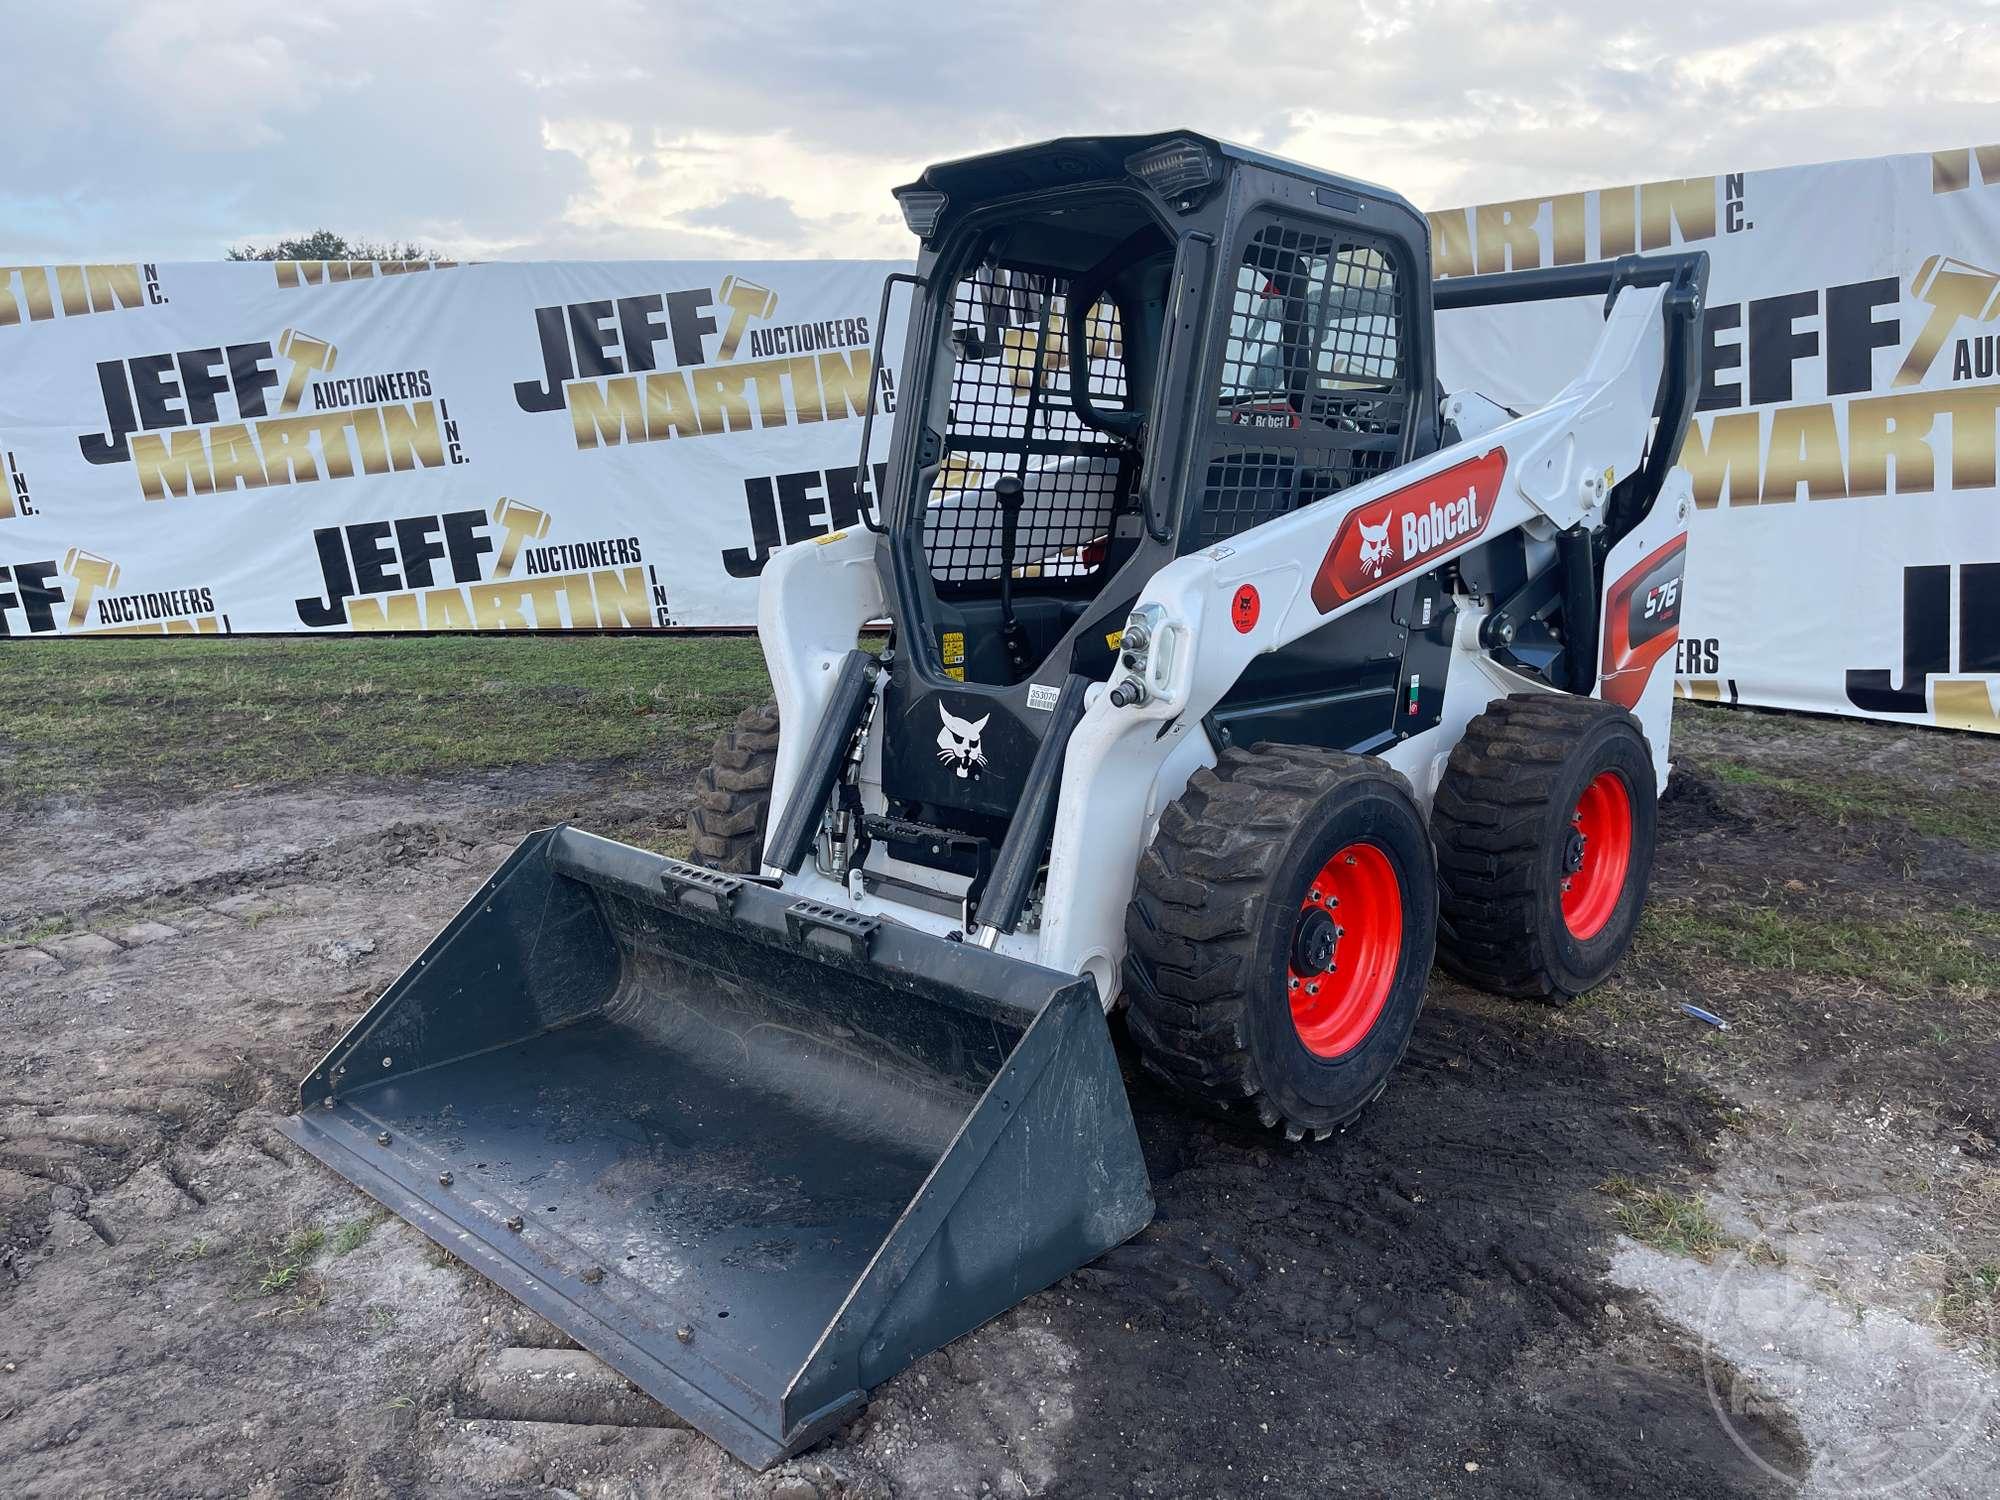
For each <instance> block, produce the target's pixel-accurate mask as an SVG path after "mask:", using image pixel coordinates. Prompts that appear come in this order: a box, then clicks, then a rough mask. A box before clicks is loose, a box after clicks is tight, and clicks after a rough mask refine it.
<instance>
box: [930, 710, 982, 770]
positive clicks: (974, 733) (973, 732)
mask: <svg viewBox="0 0 2000 1500" xmlns="http://www.w3.org/2000/svg"><path fill="white" fill-rule="evenodd" d="M938 717H940V718H941V719H943V720H944V728H942V729H940V730H939V731H938V739H937V742H938V759H939V760H941V761H943V762H944V763H945V764H946V765H948V766H950V767H951V769H952V774H953V775H955V776H957V777H958V778H959V780H961V781H964V780H967V779H972V780H977V779H978V777H979V768H980V767H981V766H983V765H985V764H986V752H985V751H984V750H981V749H980V748H979V736H980V733H981V731H983V730H984V729H985V728H986V721H987V719H990V718H992V717H993V715H991V714H986V715H985V716H983V717H981V718H978V719H961V718H958V717H957V716H956V715H954V714H953V713H952V711H951V710H950V709H948V708H946V707H945V706H944V704H942V703H939V704H938Z"/></svg>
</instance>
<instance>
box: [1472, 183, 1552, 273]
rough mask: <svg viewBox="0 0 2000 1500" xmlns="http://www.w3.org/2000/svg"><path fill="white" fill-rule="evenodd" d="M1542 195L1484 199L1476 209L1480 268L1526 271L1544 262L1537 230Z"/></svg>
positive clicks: (1484, 269) (1483, 271)
mask: <svg viewBox="0 0 2000 1500" xmlns="http://www.w3.org/2000/svg"><path fill="white" fill-rule="evenodd" d="M1541 209H1542V202H1541V200H1540V199H1539V198H1519V199H1516V200H1515V201H1513V202H1511V203H1482V204H1480V205H1479V207H1478V208H1476V209H1474V210H1473V213H1474V214H1475V215H1476V216H1477V217H1478V221H1479V269H1480V272H1481V274H1484V273H1486V272H1489V271H1525V270H1528V269H1530V268H1531V267H1534V266H1539V265H1540V264H1541V263H1542V240H1541V236H1540V235H1538V234H1536V233H1535V220H1536V218H1537V216H1539V215H1540V213H1541Z"/></svg>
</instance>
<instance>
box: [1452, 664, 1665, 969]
mask: <svg viewBox="0 0 2000 1500" xmlns="http://www.w3.org/2000/svg"><path fill="white" fill-rule="evenodd" d="M1658 807H1659V795H1658V787H1657V785H1656V781H1655V777H1654V775H1653V752H1652V748H1651V746H1649V745H1648V744H1647V743H1646V736H1645V732H1644V731H1643V730H1642V729H1640V727H1639V721H1638V720H1637V719H1635V718H1633V717H1632V715H1631V714H1629V713H1627V712H1626V711H1625V710H1624V709H1622V708H1619V707H1617V706H1616V705H1615V704H1610V703H1604V702H1600V701H1598V700H1597V699H1594V698H1573V697H1568V696H1565V695H1559V694H1555V693H1527V694H1519V695H1516V696H1514V697H1511V698H1503V699H1501V700H1499V701H1498V702H1496V703H1494V704H1493V705H1492V706H1491V707H1489V708H1488V709H1487V710H1486V712H1484V713H1483V714H1481V715H1479V717H1478V718H1476V719H1474V720H1473V721H1472V722H1471V723H1470V724H1468V725H1467V726H1466V730H1465V736H1464V738H1463V739H1461V740H1460V741H1459V742H1458V744H1457V745H1456V746H1455V747H1454V748H1453V750H1452V752H1451V760H1450V761H1449V763H1448V764H1447V766H1446V769H1445V774H1444V778H1443V780H1442V781H1441V782H1440V783H1439V785H1438V793H1437V799H1436V801H1435V802H1434V803H1433V804H1432V808H1431V833H1432V836H1433V837H1434V838H1435V839H1436V841H1437V857H1438V883H1439V886H1440V897H1441V901H1440V914H1439V920H1438V962H1439V964H1440V965H1441V966H1442V967H1443V968H1444V970H1445V972H1446V973H1448V974H1451V975H1452V976H1454V977H1455V978H1458V979H1462V980H1464V981H1465V982H1466V983H1468V984H1471V985H1475V986H1477V987H1478V988H1480V989H1484V990H1490V991H1492V992H1493V993H1495V994H1500V995H1517V996H1528V997H1537V998H1543V999H1550V1000H1557V1001H1561V1000H1567V999H1569V998H1570V997H1572V996H1575V995H1581V994H1582V993H1584V992H1585V991H1586V990H1589V989H1592V988H1594V987H1595V986H1597V985H1599V984H1602V983H1603V982H1604V981H1605V980H1606V979H1607V978H1609V977H1610V975H1611V971H1612V970H1613V969H1615V968H1616V967H1617V966H1618V963H1619V961H1620V960H1621V959H1623V958H1624V956H1625V953H1626V950H1627V949H1629V948H1630V947H1631V946H1632V936H1633V934H1634V933H1635V932H1636V931H1637V930H1638V926H1639V916H1640V912H1641V911H1642V909H1643V908H1644V906H1645V903H1646V886H1647V883H1648V881H1649V880H1650V878H1651V875H1652V868H1653V841H1654V834H1655V827H1656V822H1657V818H1658Z"/></svg>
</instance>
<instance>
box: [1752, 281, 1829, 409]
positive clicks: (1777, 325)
mask: <svg viewBox="0 0 2000 1500" xmlns="http://www.w3.org/2000/svg"><path fill="white" fill-rule="evenodd" d="M1818 309H1819V293H1818V292H1787V293H1785V294H1784V295H1782V296H1778V297H1759V298H1758V299H1757V300H1756V301H1754V302H1752V303H1751V304H1750V404H1751V405H1752V406H1763V405H1765V404H1767V403H1769V402H1773V401H1789V400H1791V399H1792V366H1793V365H1794V364H1795V363H1796V362H1797V361H1799V360H1801V359H1805V358H1807V357H1808V356H1810V355H1814V354H1817V353H1819V333H1818V331H1817V330H1814V329H1808V330H1806V331H1805V332H1803V333H1801V332H1799V331H1798V329H1797V328H1796V327H1795V325H1796V324H1797V322H1798V320H1799V319H1800V318H1809V317H1811V316H1812V315H1813V313H1815V312H1816V311H1818Z"/></svg>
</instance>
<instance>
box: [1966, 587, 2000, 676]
mask: <svg viewBox="0 0 2000 1500" xmlns="http://www.w3.org/2000/svg"><path fill="white" fill-rule="evenodd" d="M1958 670H1959V671H1961V672H2000V562H1989V563H1965V564H1963V565H1961V566H1960V568H1959V570H1958Z"/></svg>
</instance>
